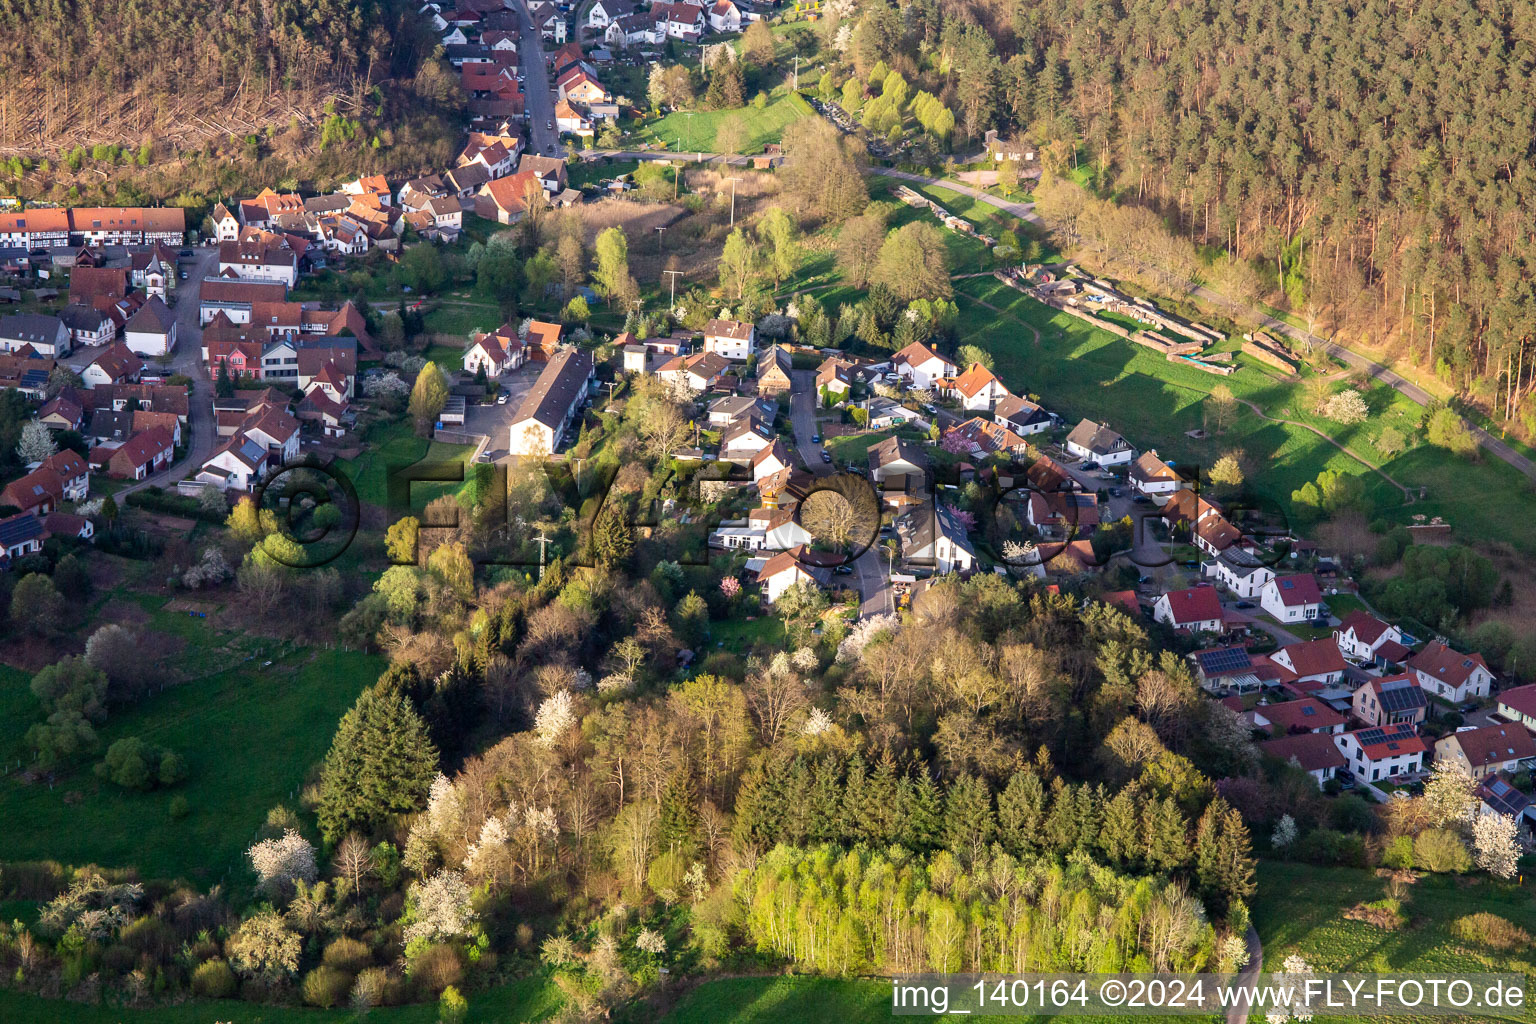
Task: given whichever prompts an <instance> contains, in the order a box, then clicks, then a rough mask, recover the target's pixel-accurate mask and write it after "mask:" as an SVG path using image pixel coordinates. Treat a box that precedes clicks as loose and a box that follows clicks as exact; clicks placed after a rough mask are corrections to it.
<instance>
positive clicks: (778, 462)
mask: <svg viewBox="0 0 1536 1024" xmlns="http://www.w3.org/2000/svg"><path fill="white" fill-rule="evenodd" d="M790 465H791V462H790V457H789V449H788V448H786V447H785V446H784V442H783V441H780V440H779V439H778V438H774V439H773V443H772V444H769V445H766V446H764V447H763V448H760V449H759V450H758V452H757V454H756V455H754V456H752V482H753V483H757V482H758V481H759V480H761V479H762V478H763V477H765V476H772V475H773V474H775V473H777V472H778V471H779V470H781V469H785V468H787V467H788V466H790ZM806 543H810V542H809V541H807V542H806Z"/></svg>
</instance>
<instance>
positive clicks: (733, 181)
mask: <svg viewBox="0 0 1536 1024" xmlns="http://www.w3.org/2000/svg"><path fill="white" fill-rule="evenodd" d="M725 180H726V181H729V182H730V183H731V227H735V226H736V183H737V182H738V181H740V180H741V179H740V178H738V177H736V176H734V175H732V176H731V177H729V178H727V179H725Z"/></svg>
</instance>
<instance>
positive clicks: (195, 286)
mask: <svg viewBox="0 0 1536 1024" xmlns="http://www.w3.org/2000/svg"><path fill="white" fill-rule="evenodd" d="M193 251H194V252H195V253H197V260H196V262H195V263H192V264H189V265H187V270H188V273H187V280H185V281H178V282H177V285H178V287H177V289H176V352H175V354H174V355H173V356H172V357H171V371H172V372H173V373H179V374H184V375H185V376H187V377H189V378H191V380H192V384H191V387H190V388H189V389H188V393H187V426H186V427H185V428H183V429H184V430H188V431H190V432H191V440H190V442H189V443H188V445H187V454H186V457H185V458H183V459H182V460H181V461H179V462H174V463H172V464H171V465H170V466H167V467H166V468H165V469H163V470H161V471H160V472H158V473H156V474H154V475H153V476H150V477H147V478H145V479H143V480H140V481H139V482H138V483H136V484H131V485H130V486H128V487H124V488H123V489H122V490H120V491H118V492H117V494H116V498H117V499H122V498H123V497H125V496H126V495H129V494H132V493H133V492H134V491H141V490H143V489H144V488H146V487H169V486H171V485H172V484H174V483H175V482H176V481H178V480H183V479H185V478H187V477H189V476H192V475H194V474H195V473H196V472H197V471H198V470H199V469H201V468H202V466H203V463H204V462H206V461H207V459H208V456H210V455H212V454H213V449H214V448H215V447H217V446H218V441H219V438H218V436H217V432H216V431H215V429H214V423H213V381H212V380H211V379H210V378H209V376H208V372H207V370H206V369H205V368H204V367H203V353H202V349H203V329H202V328H201V327H200V326H198V322H197V320H198V298H199V295H200V293H201V292H202V287H203V278H204V277H205V276H208V275H210V274H214V273H217V272H218V256H219V250H218V249H217V247H214V248H209V247H207V246H197V247H196V248H195V249H194V250H193Z"/></svg>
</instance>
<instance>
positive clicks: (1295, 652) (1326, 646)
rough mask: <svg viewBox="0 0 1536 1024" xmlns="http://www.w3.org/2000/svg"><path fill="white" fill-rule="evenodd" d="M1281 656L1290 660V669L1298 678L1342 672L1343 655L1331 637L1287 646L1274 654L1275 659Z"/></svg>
mask: <svg viewBox="0 0 1536 1024" xmlns="http://www.w3.org/2000/svg"><path fill="white" fill-rule="evenodd" d="M1281 654H1284V655H1286V656H1287V657H1288V658H1290V661H1291V669H1292V671H1294V672H1295V673H1296V674H1297V675H1298V676H1321V675H1328V674H1330V673H1334V672H1343V671H1344V655H1342V654H1340V653H1339V645H1338V644H1337V643H1336V642H1335V641H1334V640H1333V638H1332V637H1328V638H1325V639H1321V640H1307V641H1305V642H1303V643H1299V644H1289V645H1287V646H1285V647H1282V648H1280V650H1278V651H1276V652H1275V656H1276V657H1278V656H1279V655H1281Z"/></svg>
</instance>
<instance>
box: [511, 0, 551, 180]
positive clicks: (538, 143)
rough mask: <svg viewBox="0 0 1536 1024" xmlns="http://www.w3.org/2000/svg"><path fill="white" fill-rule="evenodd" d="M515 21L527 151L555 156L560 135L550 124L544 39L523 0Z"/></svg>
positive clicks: (520, 2) (549, 89) (548, 85)
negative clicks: (519, 29) (518, 32)
mask: <svg viewBox="0 0 1536 1024" xmlns="http://www.w3.org/2000/svg"><path fill="white" fill-rule="evenodd" d="M517 12H518V22H519V24H520V25H521V26H522V46H521V47H520V48H519V51H518V52H519V57H520V67H519V70H520V71H522V73H523V76H524V80H523V109H524V110H525V111H526V112H527V114H528V146H529V151H530V152H533V153H537V154H539V155H541V156H555V155H556V154H558V153H559V152H560V136H559V134H558V133H557V132H556V131H555V130H554V129H553V128H552V127H545V126H546V125H553V123H554V120H555V94H554V88H553V85H552V83H551V82H550V80H549V68H548V67H547V66H545V64H544V40H543V39H542V38H541V37H540V36H539V30H538V29H536V28H534V27H533V19H532V18H530V17H529V16H528V4H527V2H526V0H518V5H517Z"/></svg>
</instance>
